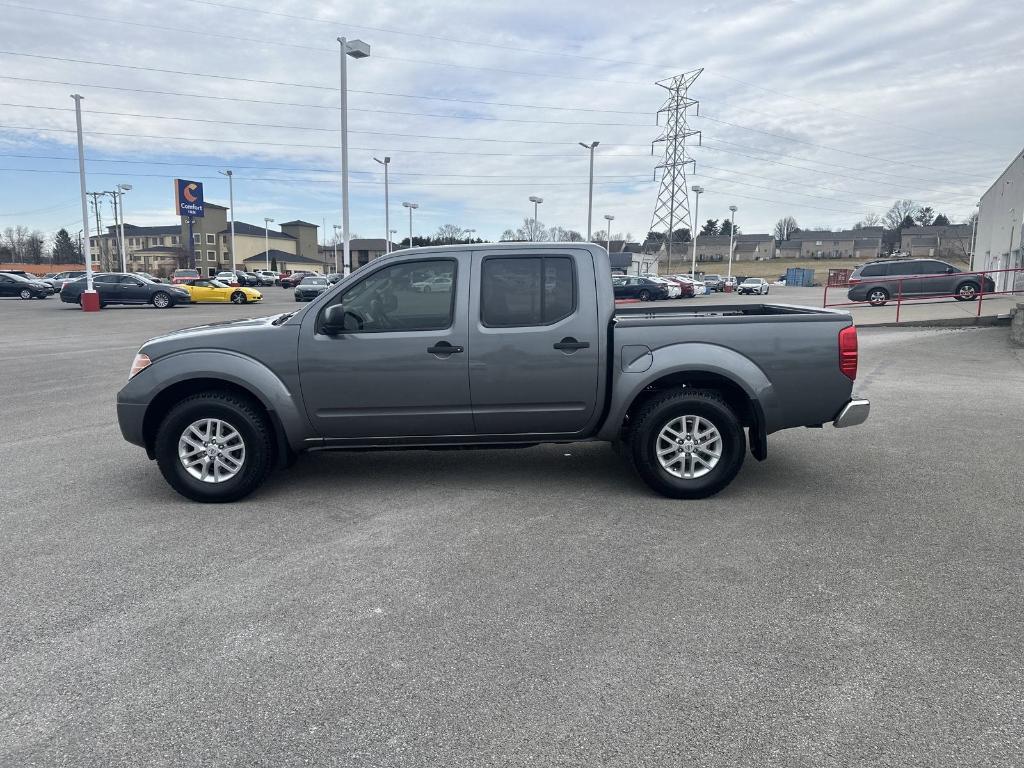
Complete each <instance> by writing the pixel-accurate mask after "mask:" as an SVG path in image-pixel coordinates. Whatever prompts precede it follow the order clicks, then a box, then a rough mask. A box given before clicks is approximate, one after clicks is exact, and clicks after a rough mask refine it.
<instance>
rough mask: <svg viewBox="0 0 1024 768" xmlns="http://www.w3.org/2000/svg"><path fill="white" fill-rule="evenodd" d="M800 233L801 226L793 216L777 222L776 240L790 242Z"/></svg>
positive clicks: (784, 217)
mask: <svg viewBox="0 0 1024 768" xmlns="http://www.w3.org/2000/svg"><path fill="white" fill-rule="evenodd" d="M799 231H800V226H799V225H798V224H797V223H796V219H794V218H793V217H792V216H783V217H782V218H781V219H779V220H778V221H776V222H775V239H776V240H789V239H790V238H791V237H793V234H794V233H796V232H799Z"/></svg>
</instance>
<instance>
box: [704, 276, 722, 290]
mask: <svg viewBox="0 0 1024 768" xmlns="http://www.w3.org/2000/svg"><path fill="white" fill-rule="evenodd" d="M704 287H705V288H707V290H708V292H709V293H710V292H711V291H719V292H721V291H724V290H725V278H724V277H722V276H721V275H704Z"/></svg>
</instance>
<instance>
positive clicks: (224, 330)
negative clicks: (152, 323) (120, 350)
mask: <svg viewBox="0 0 1024 768" xmlns="http://www.w3.org/2000/svg"><path fill="white" fill-rule="evenodd" d="M280 316H281V313H278V314H276V315H269V316H267V317H253V318H248V319H244V320H224V321H221V322H218V323H207V324H206V325H196V326H193V327H191V328H181V329H180V330H177V331H171V332H170V333H165V334H163V335H161V336H155V337H154V338H152V339H150V340H149V341H147V342H146V343H145V344H143V345H142V349H141V351H144V352H146V354H148V355H149V356H150V357H152V358H154V359H155V358H157V357H160V356H162V355H166V354H170V353H172V352H179V351H181V350H183V349H201V348H203V347H216V348H222V349H230V348H232V346H233V342H234V341H236V340H241V339H243V338H246V337H250V336H251V335H252V334H263V333H274V332H277V331H278V329H279V328H280V327H282V326H275V325H273V321H274V320H275V319H277V318H278V317H280Z"/></svg>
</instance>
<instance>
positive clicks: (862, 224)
mask: <svg viewBox="0 0 1024 768" xmlns="http://www.w3.org/2000/svg"><path fill="white" fill-rule="evenodd" d="M881 226H882V217H881V216H879V215H878V214H877V213H875V212H874V211H872V212H870V213H865V214H864V218H863V219H861V220H860V221H858V222H857V223H856V224H854V225H853V228H854V229H864V228H866V227H881Z"/></svg>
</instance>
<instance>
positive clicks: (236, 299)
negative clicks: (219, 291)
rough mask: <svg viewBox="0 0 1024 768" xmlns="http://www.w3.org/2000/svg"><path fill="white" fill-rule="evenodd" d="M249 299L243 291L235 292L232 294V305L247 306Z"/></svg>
mask: <svg viewBox="0 0 1024 768" xmlns="http://www.w3.org/2000/svg"><path fill="white" fill-rule="evenodd" d="M247 301H248V299H246V298H245V294H244V293H243V292H242V291H235V292H234V293H232V294H231V303H232V304H245V303H246V302H247Z"/></svg>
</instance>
